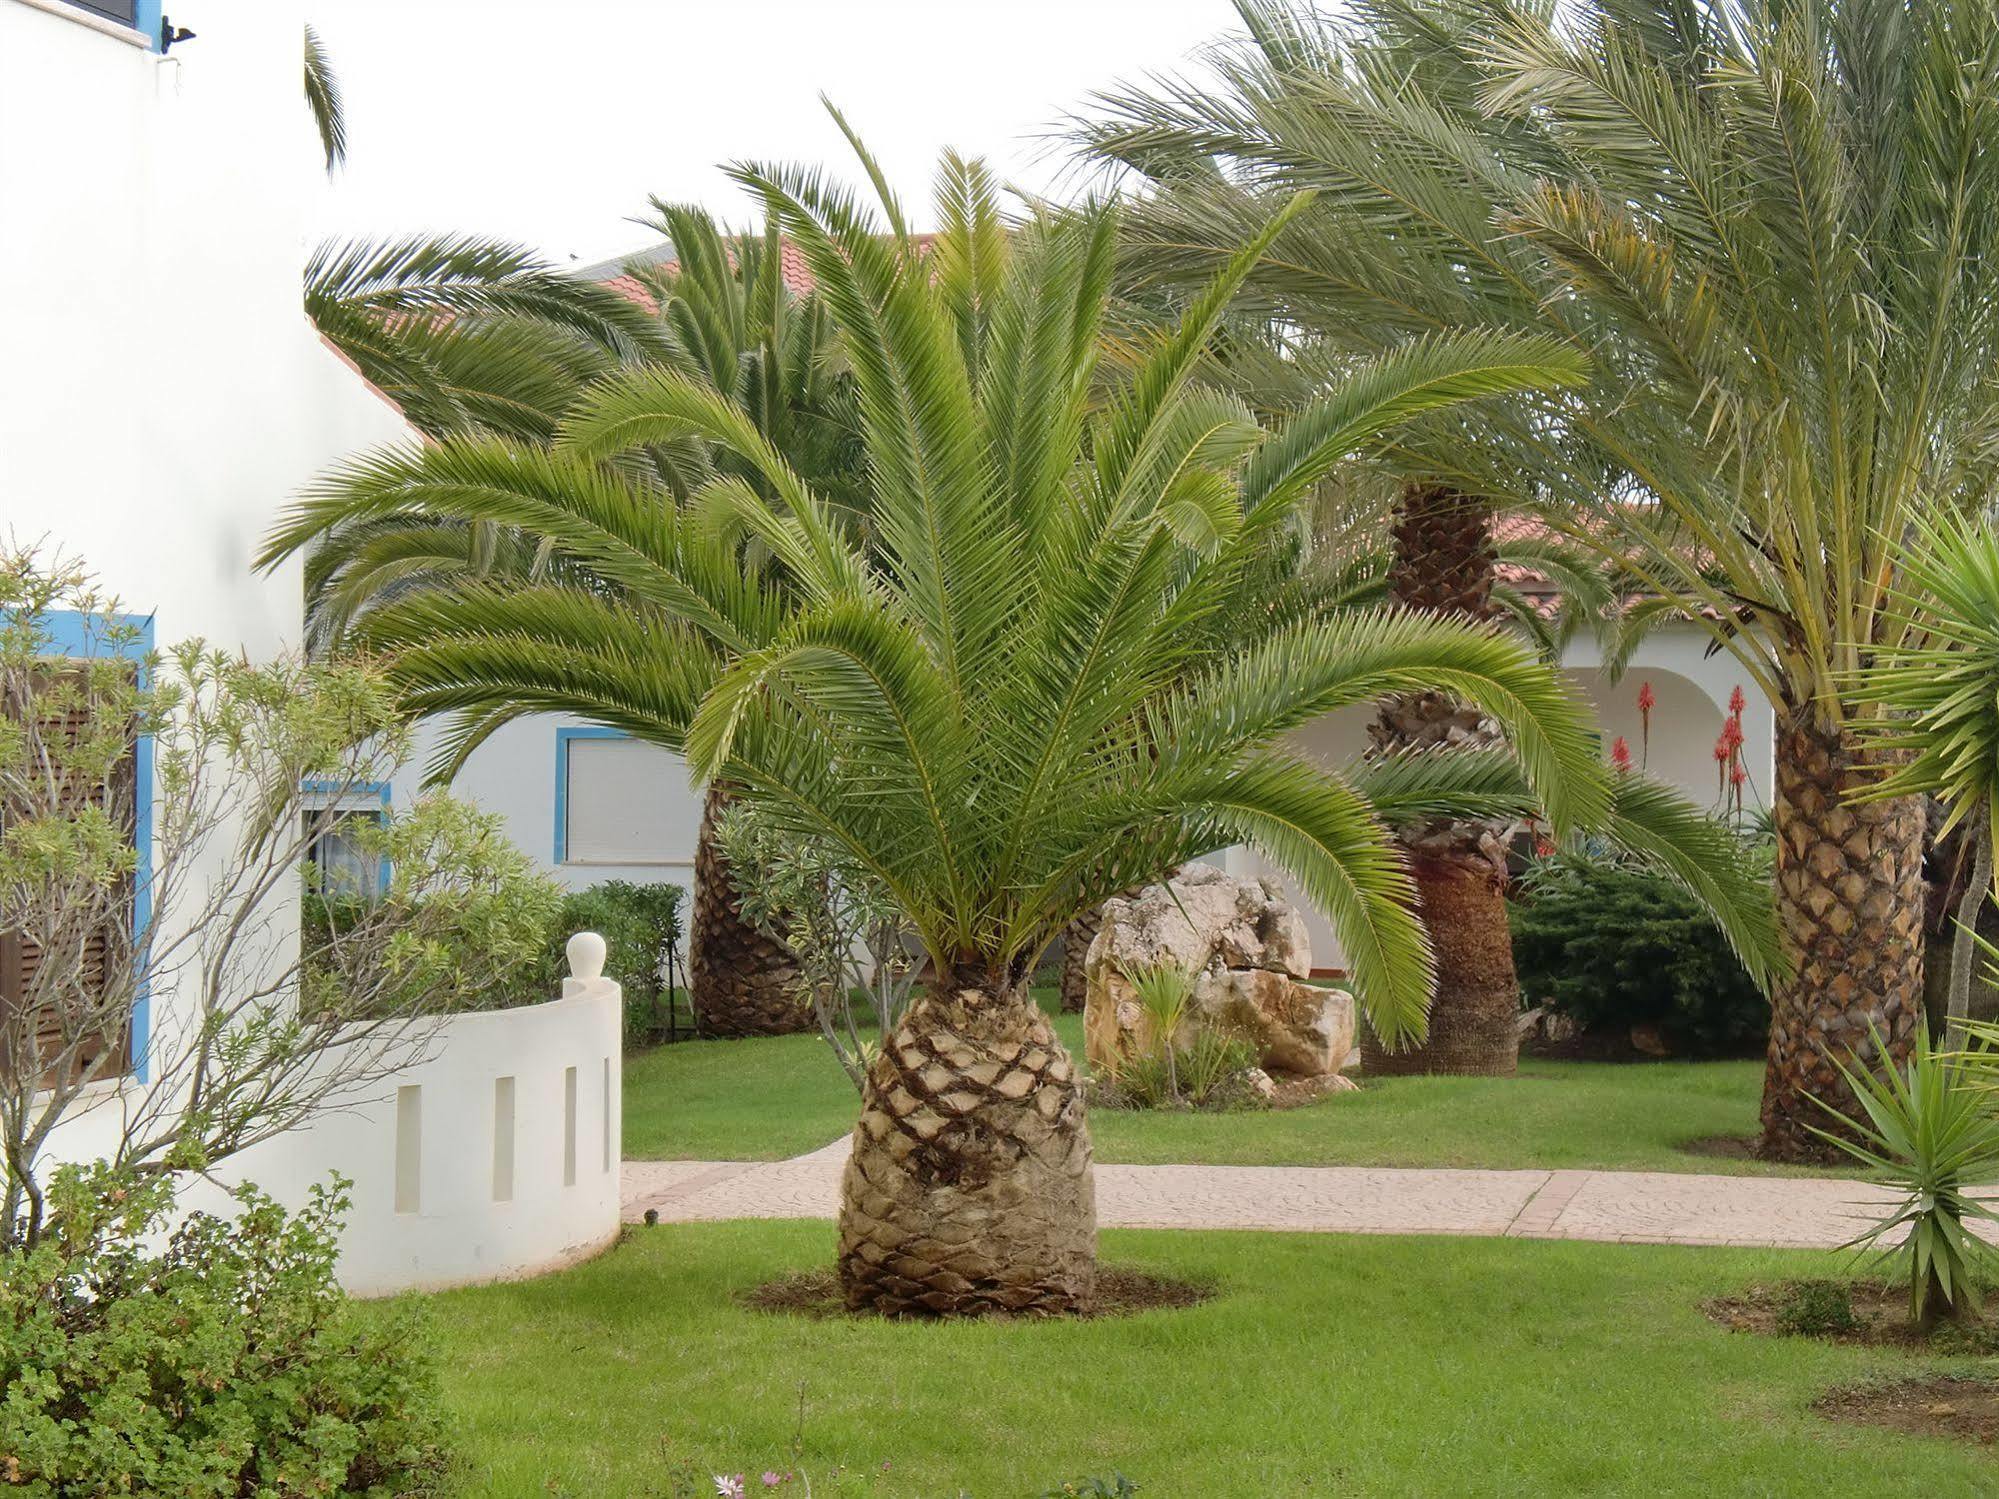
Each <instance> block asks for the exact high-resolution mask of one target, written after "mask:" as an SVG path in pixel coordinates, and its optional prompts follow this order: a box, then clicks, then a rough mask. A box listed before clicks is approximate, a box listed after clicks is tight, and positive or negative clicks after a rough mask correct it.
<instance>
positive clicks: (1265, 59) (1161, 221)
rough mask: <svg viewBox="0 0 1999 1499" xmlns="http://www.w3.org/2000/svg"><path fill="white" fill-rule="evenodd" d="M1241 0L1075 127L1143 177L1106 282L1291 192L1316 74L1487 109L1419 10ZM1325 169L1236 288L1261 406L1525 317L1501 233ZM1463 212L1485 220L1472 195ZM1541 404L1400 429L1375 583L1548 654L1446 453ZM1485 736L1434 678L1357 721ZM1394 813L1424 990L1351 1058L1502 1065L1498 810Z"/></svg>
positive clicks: (1504, 934) (1316, 90)
mask: <svg viewBox="0 0 1999 1499" xmlns="http://www.w3.org/2000/svg"><path fill="white" fill-rule="evenodd" d="M1237 9H1238V12H1239V14H1240V16H1241V17H1242V19H1243V21H1244V23H1245V25H1246V28H1247V36H1246V37H1245V38H1244V39H1243V40H1242V41H1241V42H1240V43H1238V44H1236V45H1234V46H1228V47H1222V48H1218V49H1216V51H1215V53H1214V55H1213V57H1212V58H1211V61H1212V62H1213V63H1214V64H1215V66H1214V68H1213V70H1212V76H1209V77H1205V78H1203V79H1202V80H1200V81H1199V82H1198V83H1195V82H1187V83H1176V82H1174V81H1172V80H1153V81H1152V82H1151V83H1150V84H1149V85H1148V86H1146V87H1145V88H1142V89H1134V90H1131V91H1128V92H1125V93H1121V94H1114V95H1106V96H1103V97H1101V98H1100V99H1099V100H1098V104H1099V105H1100V106H1101V108H1100V112H1099V113H1098V115H1097V116H1096V117H1094V118H1092V119H1090V120H1089V121H1087V122H1085V123H1083V124H1082V126H1081V127H1080V134H1081V137H1082V140H1083V143H1084V145H1085V148H1086V149H1087V150H1088V151H1089V152H1090V153H1091V154H1092V155H1093V156H1095V157H1096V158H1098V159H1099V160H1102V161H1107V162H1110V163H1114V164H1116V165H1117V166H1119V167H1121V168H1125V169H1128V170H1130V171H1134V172H1136V173H1138V174H1139V175H1141V176H1142V177H1143V179H1144V180H1145V182H1146V183H1147V186H1148V189H1149V190H1148V192H1147V193H1146V194H1145V196H1144V198H1143V199H1142V200H1141V202H1140V203H1139V204H1137V205H1136V206H1135V207H1134V209H1133V210H1132V212H1131V214H1130V222H1129V225H1128V228H1127V235H1126V246H1125V256H1124V260H1125V264H1124V268H1123V281H1124V284H1125V285H1126V286H1127V287H1128V288H1130V289H1131V290H1132V291H1133V293H1134V294H1135V295H1138V296H1141V297H1143V296H1147V295H1150V294H1152V293H1154V292H1156V291H1157V290H1159V289H1162V288H1167V289H1170V288H1174V287H1183V286H1185V285H1187V284H1190V283H1198V281H1200V280H1202V279H1204V278H1206V277H1207V276H1209V275H1211V274H1212V267H1213V265H1214V264H1215V263H1216V262H1217V261H1218V260H1219V259H1220V258H1221V257H1223V256H1225V255H1226V254H1227V253H1228V249H1229V246H1230V245H1232V244H1233V243H1235V242H1238V241H1239V240H1240V238H1241V236H1242V235H1243V234H1245V233H1248V232H1251V231H1252V229H1253V227H1254V226H1256V225H1258V224H1260V223H1262V222H1264V221H1265V220H1267V218H1268V216H1269V213H1270V211H1271V207H1272V205H1273V203H1274V202H1275V201H1278V200H1281V199H1282V198H1283V197H1284V196H1286V195H1288V193H1289V191H1290V190H1291V189H1290V188H1289V187H1286V186H1283V185H1282V182H1281V181H1280V180H1279V179H1280V178H1281V179H1283V180H1284V181H1289V180H1296V181H1299V182H1303V181H1305V180H1307V178H1311V179H1312V180H1315V181H1316V180H1319V179H1320V177H1321V176H1322V175H1323V174H1321V173H1320V172H1319V171H1318V166H1319V161H1318V158H1317V157H1316V156H1315V155H1314V154H1313V153H1314V152H1315V151H1322V150H1323V149H1324V148H1325V146H1326V141H1327V132H1328V130H1329V129H1336V128H1337V127H1336V126H1329V124H1328V122H1326V121H1323V120H1322V119H1321V118H1320V113H1319V106H1320V104H1321V102H1322V95H1323V92H1324V90H1325V89H1327V88H1329V87H1330V88H1335V89H1338V90H1340V91H1342V92H1344V93H1350V94H1352V95H1354V96H1356V97H1357V98H1359V99H1363V100H1366V101H1367V102H1368V103H1369V104H1370V105H1381V104H1383V103H1387V104H1390V105H1392V104H1393V102H1394V101H1396V100H1398V99H1399V98H1401V97H1403V96H1415V97H1418V98H1420V99H1421V100H1423V101H1424V107H1426V108H1430V109H1433V110H1435V109H1440V108H1445V107H1451V108H1455V110H1456V112H1457V114H1458V115H1459V116H1460V117H1461V118H1463V119H1464V120H1466V121H1467V122H1469V124H1470V126H1471V127H1472V128H1477V129H1487V128H1490V127H1487V126H1486V125H1485V124H1484V122H1482V121H1481V120H1480V118H1479V116H1478V114H1477V111H1476V109H1475V107H1474V102H1473V99H1472V92H1473V83H1474V79H1473V77H1472V76H1471V75H1469V74H1467V73H1466V72H1465V71H1464V70H1463V69H1462V68H1460V67H1455V66H1452V65H1451V64H1452V63H1453V62H1454V61H1455V60H1454V59H1451V58H1449V57H1448V56H1446V55H1444V54H1443V52H1442V49H1441V48H1439V46H1438V45H1437V42H1436V39H1435V37H1434V35H1433V28H1432V27H1431V26H1430V25H1429V24H1428V23H1427V22H1423V23H1420V24H1408V23H1407V22H1408V18H1407V17H1405V16H1404V15H1402V14H1401V13H1398V12H1397V11H1396V10H1395V9H1394V8H1393V7H1386V8H1383V9H1382V10H1379V11H1371V12H1370V13H1369V14H1370V17H1371V22H1372V24H1371V25H1370V27H1369V29H1368V31H1367V33H1366V38H1365V46H1364V47H1362V46H1361V45H1360V44H1358V43H1356V42H1352V41H1350V40H1349V39H1348V38H1345V37H1343V36H1342V35H1341V34H1340V33H1339V32H1338V31H1337V30H1335V29H1334V28H1333V27H1332V25H1331V24H1330V23H1328V22H1327V21H1326V20H1324V19H1323V18H1322V17H1320V16H1319V15H1318V14H1317V13H1316V12H1314V11H1311V10H1304V9H1299V8H1296V7H1294V6H1293V5H1291V4H1289V3H1286V0H1237ZM1342 144H1343V145H1344V144H1346V142H1344V141H1343V142H1342ZM1329 185H1331V186H1334V188H1335V190H1334V191H1330V192H1325V193H1322V194H1321V195H1320V197H1319V199H1318V200H1317V201H1316V202H1315V203H1314V204H1313V206H1312V208H1311V209H1310V210H1309V211H1308V212H1306V213H1305V214H1303V215H1301V216H1300V217H1299V218H1298V220H1297V221H1296V222H1295V223H1294V224H1293V225H1292V226H1291V228H1290V229H1289V230H1288V231H1287V232H1286V233H1285V234H1284V235H1283V236H1282V237H1281V239H1280V241H1279V243H1278V245H1277V246H1276V248H1275V251H1274V253H1273V254H1272V255H1271V256H1269V257H1267V258H1266V259H1265V261H1264V262H1263V263H1262V264H1261V265H1259V266H1258V267H1257V268H1256V270H1255V271H1254V272H1253V273H1252V275H1251V277H1250V280H1249V282H1248V286H1247V290H1246V296H1245V297H1244V299H1243V305H1242V307H1241V308H1239V309H1238V311H1239V313H1240V314H1242V325H1243V326H1246V328H1247V337H1248V339H1249V341H1251V342H1252V343H1255V342H1261V343H1262V344H1263V345H1265V346H1266V347H1268V348H1271V349H1273V350H1275V351H1277V352H1278V354H1279V357H1276V358H1264V359H1261V360H1258V359H1253V358H1252V359H1246V360H1243V361H1241V363H1242V364H1243V366H1244V369H1245V376H1244V379H1243V380H1242V381H1239V382H1238V383H1239V384H1246V386H1247V387H1248V389H1249V390H1250V391H1251V392H1253V394H1254V397H1255V399H1256V400H1257V403H1258V404H1259V405H1271V406H1278V407H1281V406H1283V405H1285V404H1287V403H1289V402H1295V401H1296V400H1297V399H1299V398H1300V393H1301V391H1308V390H1309V388H1310V386H1311V384H1312V383H1314V382H1316V381H1319V380H1323V379H1326V378H1329V377H1336V375H1337V371H1338V369H1339V367H1340V364H1341V362H1342V361H1343V360H1347V359H1351V358H1352V357H1354V356H1355V355H1366V354H1372V353H1378V352H1380V351H1381V350H1383V349H1387V348H1392V347H1394V346H1395V345H1396V344H1397V343H1399V342H1401V341H1402V340H1404V339H1406V338H1408V337H1411V336H1413V335H1417V334H1420V333H1423V332H1432V331H1435V330H1437V329H1439V328H1445V327H1451V326H1461V325H1465V326H1468V325H1479V324H1495V323H1510V324H1513V325H1516V326H1518V325H1526V324H1536V325H1538V324H1539V323H1541V322H1542V319H1541V318H1540V316H1539V312H1538V309H1537V308H1535V307H1533V306H1532V304H1531V302H1526V303H1525V304H1524V305H1523V298H1526V297H1528V296H1530V295H1531V290H1530V288H1531V282H1530V281H1529V280H1528V279H1527V278H1526V277H1525V275H1524V274H1523V273H1521V272H1520V271H1519V270H1518V269H1517V268H1516V267H1515V266H1514V265H1513V261H1514V260H1515V259H1517V258H1519V254H1518V252H1514V251H1512V250H1511V249H1510V247H1508V246H1505V245H1503V244H1500V245H1495V246H1492V247H1491V248H1490V249H1489V250H1488V251H1487V252H1486V253H1485V254H1484V255H1481V256H1479V257H1476V258H1472V257H1460V258H1459V259H1458V260H1456V261H1454V262H1453V263H1451V264H1449V265H1442V264H1433V263H1432V261H1431V259H1430V258H1429V257H1430V251H1431V249H1432V247H1431V246H1430V245H1429V244H1428V243H1426V242H1425V241H1424V240H1423V238H1422V237H1421V236H1420V235H1419V236H1417V237H1415V238H1414V239H1413V240H1412V239H1411V237H1410V236H1409V234H1408V233H1407V231H1406V230H1405V229H1403V228H1401V227H1399V226H1396V225H1393V224H1389V223H1385V222H1381V221H1379V220H1377V219H1374V218H1372V217H1370V216H1369V215H1368V214H1366V213H1365V212H1363V211H1357V209H1356V206H1355V204H1354V203H1353V201H1352V199H1353V194H1354V186H1353V184H1351V183H1347V182H1340V183H1337V184H1329ZM1477 216H1478V217H1479V219H1480V227H1481V228H1482V227H1483V214H1482V211H1481V212H1479V213H1478V215H1477ZM1258 318H1260V319H1261V320H1262V321H1261V327H1260V328H1259V327H1257V326H1256V325H1255V324H1256V320H1257V319H1258ZM1544 409H1545V408H1544V407H1542V406H1539V405H1537V404H1536V403H1535V402H1534V401H1533V400H1532V399H1531V398H1530V399H1524V400H1521V401H1516V402H1513V403H1501V402H1486V403H1481V404H1480V406H1479V407H1478V408H1476V409H1475V410H1471V411H1460V412H1452V413H1442V414H1439V415H1438V416H1435V417H1432V418H1431V419H1429V420H1428V421H1427V422H1423V423H1417V424H1414V425H1413V426H1412V428H1411V429H1410V430H1409V431H1408V432H1406V433H1404V434H1403V435H1402V436H1401V437H1400V438H1399V440H1398V447H1399V449H1400V454H1399V456H1400V458H1401V460H1402V467H1403V469H1404V472H1405V474H1406V476H1407V477H1406V478H1405V479H1404V481H1403V482H1402V484H1401V485H1400V486H1399V492H1398V493H1397V496H1396V504H1395V507H1394V513H1393V515H1392V516H1390V517H1388V518H1387V524H1386V527H1385V529H1386V531H1387V534H1388V535H1389V537H1390V539H1391V542H1392V549H1391V552H1390V555H1389V558H1388V567H1387V573H1386V587H1387V595H1388V597H1389V598H1390V599H1392V600H1394V601H1395V602H1397V603H1400V604H1402V605H1404V606H1406V607H1409V608H1412V609H1422V610H1426V611H1429V612H1432V613H1437V614H1443V615H1448V616H1451V617H1455V618H1460V619H1465V620H1469V621H1474V622H1485V621H1489V620H1493V619H1496V618H1500V617H1506V618H1508V619H1510V620H1512V621H1513V622H1515V623H1517V624H1519V625H1521V626H1523V627H1525V628H1527V629H1528V630H1530V631H1531V632H1533V633H1535V634H1536V635H1537V637H1539V638H1541V640H1542V643H1543V645H1544V648H1545V649H1547V651H1548V653H1549V654H1550V655H1551V657H1552V656H1555V655H1558V653H1559V645H1560V643H1561V641H1560V638H1559V637H1557V636H1556V635H1554V634H1553V633H1552V632H1550V631H1549V629H1548V626H1547V624H1546V622H1545V621H1544V620H1543V619H1542V617H1541V616H1540V614H1539V613H1538V612H1537V611H1535V610H1534V609H1533V608H1531V607H1526V606H1525V605H1524V602H1523V601H1522V600H1520V599H1518V598H1516V597H1512V596H1511V595H1510V591H1509V590H1508V589H1507V588H1506V586H1505V585H1504V584H1503V583H1502V581H1501V570H1500V563H1501V560H1502V551H1503V548H1502V544H1501V542H1500V540H1499V537H1498V535H1497V534H1496V528H1495V524H1494V522H1495V516H1496V507H1495V504H1494V502H1493V499H1492V498H1491V497H1490V495H1489V494H1487V493H1485V492H1482V491H1481V490H1477V489H1473V488H1470V487H1467V486H1466V485H1465V484H1463V483H1462V482H1459V481H1458V480H1457V479H1456V477H1455V475H1454V469H1453V466H1452V463H1453V460H1452V457H1451V450H1453V449H1455V448H1458V447H1462V446H1463V445H1465V444H1468V443H1477V444H1480V445H1483V446H1485V447H1487V448H1489V449H1492V450H1494V451H1495V452H1497V451H1503V450H1504V447H1505V445H1506V444H1508V443H1531V444H1536V445H1538V444H1543V443H1545V442H1547V441H1548V423H1547V422H1546V421H1545V420H1541V419H1537V418H1540V417H1541V415H1542V413H1543V411H1544ZM1437 449H1442V450H1443V453H1442V457H1441V458H1439V457H1438V456H1437V455H1436V453H1435V451H1434V450H1437ZM1514 487H1515V488H1516V489H1518V488H1519V487H1520V486H1518V485H1515V486H1514ZM1504 550H1512V551H1515V552H1517V553H1519V554H1520V555H1519V556H1518V557H1517V558H1515V559H1510V560H1517V561H1521V562H1526V563H1528V564H1529V565H1532V566H1536V567H1537V568H1540V569H1544V570H1547V571H1548V572H1550V573H1552V574H1553V575H1554V576H1555V577H1557V578H1559V579H1560V580H1562V581H1563V582H1564V583H1566V584H1568V585H1570V587H1569V592H1570V595H1571V597H1572V598H1573V599H1575V600H1577V601H1579V602H1582V603H1583V605H1584V610H1585V612H1586V613H1588V614H1598V613H1601V612H1602V611H1604V609H1605V608H1606V607H1607V605H1608V602H1609V595H1610V593H1611V588H1610V586H1609V584H1608V582H1607V580H1606V579H1605V578H1604V576H1603V574H1602V570H1601V566H1600V564H1597V563H1595V562H1594V561H1593V560H1585V559H1583V558H1580V557H1578V556H1576V555H1575V554H1574V552H1573V550H1572V549H1566V548H1563V547H1561V546H1560V545H1559V543H1558V542H1556V541H1554V540H1553V539H1551V538H1540V537H1537V538H1534V539H1533V540H1531V541H1526V542H1523V541H1521V540H1519V539H1517V538H1516V539H1514V540H1512V541H1511V542H1510V543H1509V544H1508V545H1507V547H1506V548H1504ZM1564 618H1565V620H1568V621H1571V622H1572V621H1573V620H1574V618H1576V616H1575V615H1574V614H1573V613H1567V612H1565V615H1564ZM1498 737H1499V735H1498V727H1497V725H1496V724H1495V723H1493V722H1492V721H1491V720H1490V719H1487V718H1485V717H1484V716H1483V715H1481V714H1479V713H1477V712H1476V711H1473V710H1471V709H1469V708H1467V706H1466V705H1465V704H1463V703H1461V702H1458V701H1455V700H1453V699H1452V698H1450V697H1449V696H1448V695H1447V694H1443V693H1438V692H1434V691H1418V692H1409V693H1398V694H1394V695H1392V696H1389V697H1386V698H1384V699H1383V700H1382V702H1381V703H1380V704H1379V706H1378V708H1377V712H1376V717H1375V722H1374V724H1373V726H1372V728H1371V738H1372V740H1373V743H1374V744H1375V746H1376V748H1377V750H1378V751H1380V752H1382V753H1398V752H1405V751H1411V750H1422V749H1429V748H1433V747H1437V746H1440V745H1450V746H1455V747H1463V748H1476V747H1487V748H1489V747H1491V746H1493V745H1494V744H1496V743H1497V741H1498ZM1399 833H1400V836H1401V838H1402V840H1403V843H1404V846H1405V848H1406V850H1407V852H1408V854H1409V856H1410V860H1411V868H1412V872H1413V876H1414V879H1415V881H1416V887H1417V890H1418V892H1419V903H1420V907H1421V909H1422V911H1423V913H1424V918H1425V925H1426V927H1427V928H1428V930H1429V933H1430V939H1431V943H1432V945H1433V947H1434V948H1435V950H1436V957H1437V998H1436V1003H1435V1005H1434V1007H1433V1009H1432V1012H1431V1026H1430V1035H1429V1039H1428V1040H1427V1041H1426V1042H1425V1043H1424V1044H1423V1045H1422V1046H1420V1047H1414V1048H1407V1049H1404V1050H1401V1051H1395V1052H1391V1051H1389V1050H1388V1049H1387V1048H1385V1047H1383V1046H1381V1045H1380V1044H1379V1043H1378V1041H1377V1040H1376V1038H1374V1037H1372V1036H1366V1035H1364V1036H1363V1038H1362V1049H1363V1053H1364V1055H1365V1058H1366V1064H1367V1066H1368V1068H1369V1070H1371V1071H1376V1072H1402V1073H1408V1072H1441V1073H1454V1074H1476V1075H1485V1076H1494V1075H1505V1074H1510V1073H1511V1072H1513V1070H1514V1068H1515V1066H1516V1063H1517V1060H1518V1055H1519V1032H1518V1027H1517V1024H1516V1022H1517V1017H1518V1010H1519V984H1518V981H1517V979H1516V978H1515V975H1514V969H1513V947H1512V937H1511V934H1510V931H1509V929H1508V924H1507V912H1506V898H1505V885H1506V873H1507V871H1506V863H1505V858H1504V839H1505V833H1506V829H1505V828H1503V827H1497V826H1494V825H1491V824H1488V823H1483V822H1478V821H1472V820H1466V819H1462V818H1436V819H1428V820H1424V821H1421V822H1417V823H1412V824H1410V825H1408V826H1405V827H1403V828H1401V829H1400V830H1399Z"/></svg>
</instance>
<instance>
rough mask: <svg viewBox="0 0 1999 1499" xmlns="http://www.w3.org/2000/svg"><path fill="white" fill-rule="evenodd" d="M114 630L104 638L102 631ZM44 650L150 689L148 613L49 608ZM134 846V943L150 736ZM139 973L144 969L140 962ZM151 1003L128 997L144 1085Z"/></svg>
mask: <svg viewBox="0 0 1999 1499" xmlns="http://www.w3.org/2000/svg"><path fill="white" fill-rule="evenodd" d="M107 625H108V626H109V627H110V629H112V630H114V631H116V634H114V635H111V636H109V637H108V638H107V636H106V634H105V633H104V627H105V626H107ZM44 628H45V630H46V632H47V635H48V642H47V645H48V652H49V654H50V655H51V656H52V657H58V658H67V659H70V660H75V661H85V660H98V659H103V658H110V659H114V660H121V661H132V662H136V663H137V664H138V670H139V685H140V687H141V688H144V687H147V686H149V685H151V677H152V670H151V667H150V665H149V664H148V661H147V658H148V657H149V656H151V655H152V653H153V617H152V616H151V615H150V614H146V615H139V614H116V615H109V616H105V615H90V614H78V613H75V612H73V611H71V610H67V609H55V610H51V611H50V612H49V614H48V616H47V617H46V619H45V621H44ZM132 823H133V827H132V847H133V851H134V852H135V853H136V855H137V861H136V862H137V865H138V867H137V868H136V869H135V870H134V871H133V875H132V940H133V941H134V942H137V941H138V940H139V939H140V938H141V936H143V935H144V933H145V932H146V929H147V927H148V926H149V925H150V924H151V922H152V919H153V736H152V735H151V734H141V735H140V736H139V737H138V739H137V740H136V741H135V743H134V744H133V746H132ZM139 969H140V972H141V974H143V973H144V971H145V965H144V963H143V962H142V963H140V965H139ZM152 1019H153V1002H152V994H151V991H150V988H149V986H148V985H147V984H146V983H145V982H144V981H143V979H142V981H141V982H140V984H139V990H138V992H137V993H136V994H134V995H133V996H132V1039H131V1062H132V1071H133V1074H134V1075H135V1076H136V1077H137V1078H138V1080H139V1081H140V1082H142V1083H143V1082H146V1081H147V1080H148V1078H149V1075H150V1073H151V1070H152V1069H151V1064H150V1055H149V1053H150V1043H151V1040H152Z"/></svg>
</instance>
